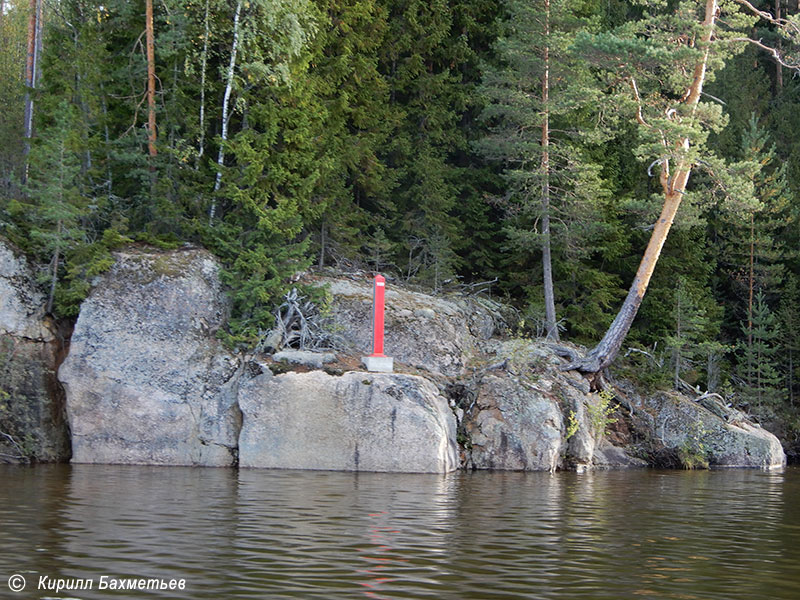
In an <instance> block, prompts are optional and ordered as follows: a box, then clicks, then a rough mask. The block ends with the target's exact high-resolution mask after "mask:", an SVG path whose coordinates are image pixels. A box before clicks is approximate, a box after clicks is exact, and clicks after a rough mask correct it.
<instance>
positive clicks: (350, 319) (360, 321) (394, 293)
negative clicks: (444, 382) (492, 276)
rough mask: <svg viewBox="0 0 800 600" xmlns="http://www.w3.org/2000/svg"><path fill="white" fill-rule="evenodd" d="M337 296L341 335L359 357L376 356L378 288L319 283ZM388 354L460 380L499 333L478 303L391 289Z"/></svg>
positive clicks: (366, 284) (335, 281)
mask: <svg viewBox="0 0 800 600" xmlns="http://www.w3.org/2000/svg"><path fill="white" fill-rule="evenodd" d="M318 283H319V284H328V285H329V287H330V291H331V293H332V295H333V305H332V307H331V315H332V317H333V320H334V322H335V324H336V328H337V333H338V334H339V336H340V337H341V338H342V339H343V340H344V342H345V344H346V345H347V346H348V350H349V351H351V352H352V353H353V354H358V355H368V354H370V353H371V352H372V282H371V281H370V280H369V279H368V278H365V280H364V281H358V282H357V281H351V280H348V279H327V278H323V279H321V280H319V282H318ZM385 326H386V327H385V330H386V334H385V354H386V355H387V356H391V357H393V358H394V359H395V361H396V362H398V363H402V364H405V365H409V366H412V367H416V368H419V369H424V370H426V371H430V372H432V373H441V374H443V375H448V376H458V375H460V374H462V373H463V372H464V368H465V365H466V364H467V362H468V361H469V359H470V357H471V356H472V355H473V354H474V353H475V351H476V345H477V344H479V343H480V342H481V341H482V340H487V339H489V338H490V337H491V336H492V334H493V333H494V332H495V327H494V319H493V317H492V314H491V313H490V311H488V310H487V309H486V308H484V307H483V306H482V305H481V304H480V303H479V302H478V301H472V300H470V301H468V300H466V299H458V300H448V299H443V298H436V297H434V296H430V295H427V294H421V293H418V292H412V291H409V290H407V289H401V288H399V287H397V286H393V285H392V284H391V283H387V284H386V313H385Z"/></svg>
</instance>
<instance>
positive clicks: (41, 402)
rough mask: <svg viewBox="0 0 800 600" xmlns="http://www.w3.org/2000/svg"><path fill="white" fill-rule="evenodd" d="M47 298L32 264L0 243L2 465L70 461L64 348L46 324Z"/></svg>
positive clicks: (0, 425) (0, 445)
mask: <svg viewBox="0 0 800 600" xmlns="http://www.w3.org/2000/svg"><path fill="white" fill-rule="evenodd" d="M44 304H45V299H44V296H43V295H42V294H41V293H40V292H39V290H38V289H37V286H36V283H35V279H34V276H33V273H32V271H31V268H30V266H29V265H28V263H27V261H26V260H25V258H24V257H22V256H21V255H17V254H16V253H15V252H14V251H13V250H12V249H11V247H9V246H7V245H6V244H4V243H3V242H2V241H0V432H2V434H3V435H0V462H4V461H9V462H15V461H18V460H37V461H42V462H54V461H60V460H66V459H68V458H69V456H70V445H69V428H68V426H67V419H66V412H65V408H64V395H63V390H62V389H61V386H60V385H59V384H58V381H57V380H56V376H55V368H56V364H57V362H58V360H59V359H60V357H61V354H62V351H61V345H60V343H59V342H58V341H57V340H56V338H55V336H54V335H53V333H52V332H51V331H50V329H49V328H48V327H47V326H46V325H45V321H44V309H43V307H44Z"/></svg>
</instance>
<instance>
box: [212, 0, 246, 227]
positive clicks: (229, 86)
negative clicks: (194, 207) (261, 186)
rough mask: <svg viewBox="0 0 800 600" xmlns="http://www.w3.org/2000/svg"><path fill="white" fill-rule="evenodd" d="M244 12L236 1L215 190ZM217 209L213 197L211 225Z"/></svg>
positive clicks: (220, 170)
mask: <svg viewBox="0 0 800 600" xmlns="http://www.w3.org/2000/svg"><path fill="white" fill-rule="evenodd" d="M241 12H242V0H237V2H236V13H235V14H234V16H233V45H232V46H231V61H230V63H229V64H228V76H227V78H226V79H227V82H226V84H225V96H224V97H223V100H222V143H220V145H219V154H217V166H218V168H217V178H216V179H215V180H214V192H215V193H216V192H218V191H219V186H220V183H221V181H222V163H223V162H225V141H226V140H227V139H228V122H229V120H230V113H229V110H228V103H229V102H230V99H231V89H232V88H233V73H234V70H235V69H236V51H237V49H238V47H239V14H240V13H241ZM216 209H217V201H216V198H212V199H211V208H210V209H209V211H208V223H209V225H210V224H212V223H213V222H214V213H215V212H216Z"/></svg>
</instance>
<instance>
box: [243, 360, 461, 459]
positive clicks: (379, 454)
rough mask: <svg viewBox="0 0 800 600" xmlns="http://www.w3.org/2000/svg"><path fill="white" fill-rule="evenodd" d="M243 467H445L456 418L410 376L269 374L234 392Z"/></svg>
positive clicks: (452, 451) (429, 387)
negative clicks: (236, 398)
mask: <svg viewBox="0 0 800 600" xmlns="http://www.w3.org/2000/svg"><path fill="white" fill-rule="evenodd" d="M239 404H240V406H241V409H242V432H241V436H240V437H239V464H240V466H242V467H264V468H278V469H314V470H333V471H382V472H413V473H447V472H449V471H453V470H455V469H456V468H458V465H459V463H458V455H457V447H456V441H455V439H456V422H455V417H454V416H453V413H452V412H451V410H450V408H449V407H448V405H447V401H446V400H445V398H444V397H442V396H441V395H440V394H439V392H438V390H437V388H436V386H434V385H433V384H432V383H431V382H430V381H428V380H426V379H423V378H421V377H416V376H413V375H396V374H391V375H390V374H375V373H361V372H354V371H350V372H347V373H345V374H344V375H342V376H340V377H336V376H332V375H328V374H326V373H324V372H322V371H311V372H308V373H286V374H283V375H277V376H273V375H271V374H270V373H264V374H263V375H261V376H259V377H256V378H254V379H251V380H249V381H247V382H244V383H243V384H242V385H241V388H240V391H239Z"/></svg>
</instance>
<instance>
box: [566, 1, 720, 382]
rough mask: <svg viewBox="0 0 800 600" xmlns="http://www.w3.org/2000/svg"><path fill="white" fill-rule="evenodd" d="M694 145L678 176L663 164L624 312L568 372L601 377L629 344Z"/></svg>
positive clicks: (682, 157)
mask: <svg viewBox="0 0 800 600" xmlns="http://www.w3.org/2000/svg"><path fill="white" fill-rule="evenodd" d="M717 8H718V7H717V0H706V4H705V18H704V19H703V23H702V31H703V33H702V36H701V38H700V40H699V47H700V48H703V49H704V51H703V55H702V57H701V58H700V60H699V61H698V63H697V64H696V65H695V67H694V71H693V73H692V80H691V84H690V85H689V89H688V90H687V91H686V94H685V95H684V97H683V98H682V99H681V102H682V103H683V104H684V105H685V106H687V107H688V109H689V110H688V111H687V112H688V113H689V116H690V118H694V116H695V113H696V110H697V105H698V103H699V101H700V95H701V94H702V92H703V85H704V83H705V80H706V70H707V68H708V58H709V53H710V44H711V40H712V38H713V35H714V29H715V26H716V22H717V14H718V13H717ZM675 114H677V111H675ZM673 118H678V117H677V116H676V117H673ZM690 142H691V140H690V139H689V138H688V137H684V138H682V139H680V140H679V141H678V142H677V144H676V146H677V147H676V148H675V151H676V154H677V159H676V164H675V172H674V174H670V165H669V162H668V161H667V160H666V159H665V160H664V161H663V162H662V165H661V177H660V181H661V187H662V192H663V194H664V204H663V206H662V209H661V215H660V216H659V218H658V221H656V223H655V226H654V228H653V233H652V234H651V236H650V241H649V242H648V244H647V249H646V250H645V253H644V256H642V260H641V262H640V263H639V268H638V269H637V271H636V275H635V277H634V278H633V282H632V283H631V287H630V290H629V291H628V295H627V297H626V298H625V302H624V303H623V304H622V308H620V310H619V312H618V313H617V316H616V317H615V318H614V321H613V322H612V323H611V326H610V327H609V328H608V331H606V334H605V335H604V336H603V339H602V340H601V341H600V343H599V344H598V345H597V346H596V347H595V348H593V349H592V350H591V351H590V352H589V353H588V355H587V356H586V357H584V358H578V359H577V360H573V361H572V362H571V363H570V364H568V365H566V366H565V367H563V369H564V370H572V369H574V370H578V371H581V372H583V373H589V374H591V373H598V372H599V371H602V370H603V369H605V368H607V367H608V366H609V365H610V364H611V363H612V362H613V361H614V359H615V358H616V356H617V354H618V353H619V350H620V348H621V347H622V342H623V341H624V340H625V336H626V335H627V334H628V331H629V330H630V328H631V325H632V324H633V320H634V318H635V317H636V313H637V312H638V311H639V307H640V306H641V304H642V299H643V298H644V294H645V292H646V291H647V286H648V285H649V283H650V278H651V277H652V276H653V271H654V269H655V266H656V262H658V257H659V256H660V254H661V249H662V248H663V247H664V242H665V241H666V239H667V234H669V230H670V228H671V227H672V223H673V221H674V220H675V214H676V213H677V212H678V208H679V207H680V205H681V200H682V198H683V194H684V192H685V191H686V184H687V183H688V182H689V175H690V174H691V172H692V162H691V161H690V160H689V159H687V158H686V152H687V151H688V150H689V147H690Z"/></svg>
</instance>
